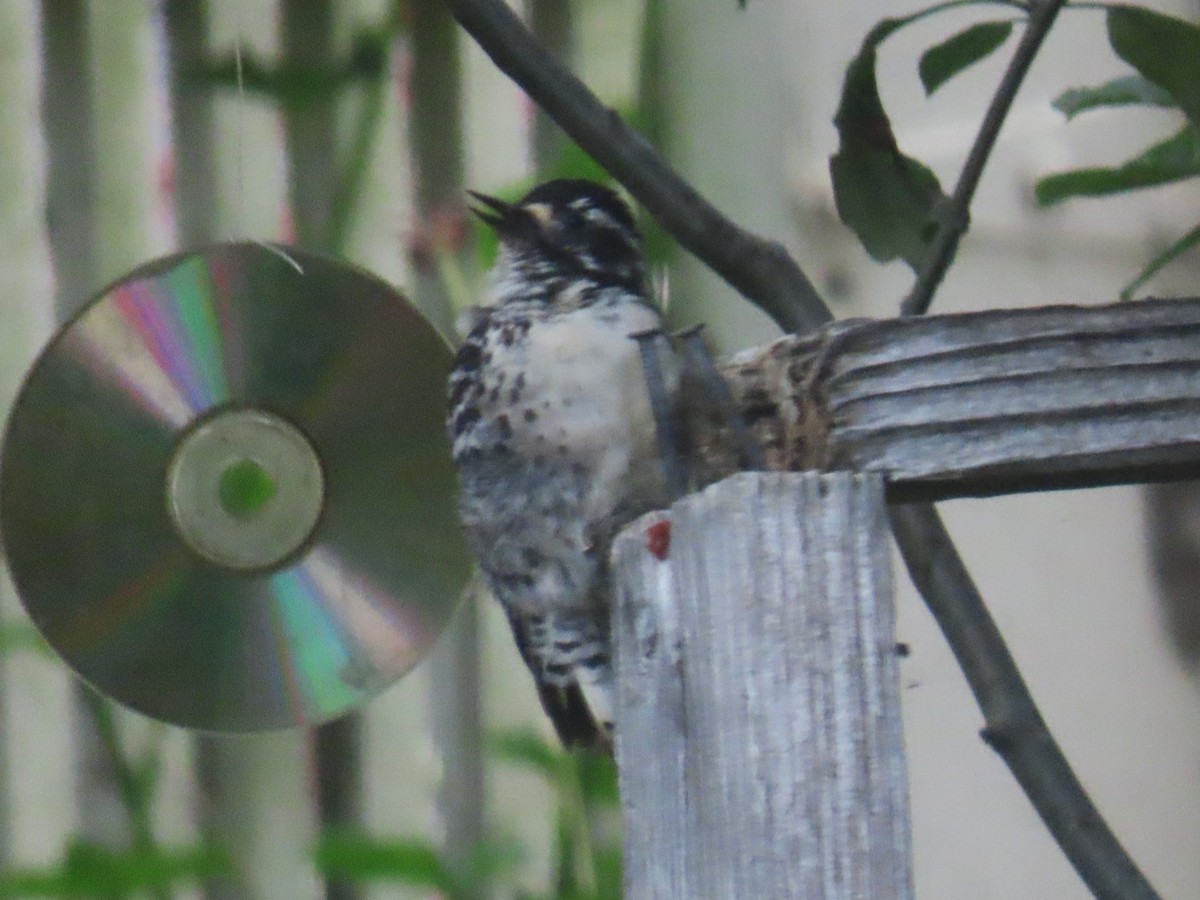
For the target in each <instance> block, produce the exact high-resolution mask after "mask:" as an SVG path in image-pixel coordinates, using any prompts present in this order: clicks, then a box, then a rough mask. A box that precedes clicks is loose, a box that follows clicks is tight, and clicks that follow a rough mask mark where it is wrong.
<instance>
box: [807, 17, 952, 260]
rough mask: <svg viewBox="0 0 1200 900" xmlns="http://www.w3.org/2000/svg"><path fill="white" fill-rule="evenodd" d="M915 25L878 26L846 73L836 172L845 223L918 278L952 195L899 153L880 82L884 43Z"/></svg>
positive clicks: (887, 22)
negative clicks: (941, 211) (878, 56)
mask: <svg viewBox="0 0 1200 900" xmlns="http://www.w3.org/2000/svg"><path fill="white" fill-rule="evenodd" d="M910 20H911V17H910V19H884V20H883V21H881V22H880V23H879V24H877V25H876V26H875V28H873V29H872V30H871V32H870V34H868V35H867V37H866V39H865V40H864V41H863V44H862V47H861V48H860V49H859V52H858V55H857V56H856V57H855V58H854V59H853V60H852V61H851V63H850V65H849V67H848V68H847V69H846V80H845V83H844V84H843V86H842V98H841V102H840V104H839V105H838V111H837V115H836V116H835V117H834V120H833V121H834V125H835V126H836V127H837V131H838V137H839V139H840V143H839V146H838V152H837V153H836V154H834V156H833V158H832V159H830V161H829V172H830V175H831V177H832V179H833V192H834V198H835V200H836V203H837V210H838V215H839V216H841V219H842V221H843V222H845V223H846V225H848V226H849V227H850V228H851V229H853V231H854V233H855V234H856V235H858V239H859V241H860V242H861V243H862V245H863V247H865V248H866V250H867V252H868V253H869V254H871V256H872V257H873V258H874V259H876V260H879V261H880V262H887V261H890V260H893V259H897V258H899V259H903V260H904V261H905V262H906V263H908V264H909V266H911V267H912V268H913V270H914V271H915V270H916V269H917V268H918V267H919V265H920V261H921V259H922V257H923V256H924V254H925V250H926V248H927V247H928V245H929V241H930V240H931V238H932V237H933V234H934V232H935V231H936V230H937V214H938V211H939V209H940V208H941V204H942V203H943V202H944V201H945V199H946V195H945V194H944V193H943V192H942V188H941V185H940V184H939V183H938V180H937V176H936V175H934V174H933V172H932V171H931V170H930V169H929V168H928V167H927V166H925V165H924V164H923V163H921V162H919V161H918V160H915V159H912V158H911V157H908V156H905V155H904V154H903V153H901V152H900V148H899V147H898V146H897V144H896V138H895V136H894V135H893V134H892V125H891V122H890V121H888V117H887V113H886V112H884V109H883V103H882V101H881V100H880V99H879V87H878V85H877V83H876V80H875V58H876V48H877V47H878V45H879V42H880V41H882V40H883V39H884V38H886V37H887V36H888V35H889V34H892V33H893V32H894V31H895V30H896V29H897V28H900V27H901V26H903V25H904V24H906V23H907V22H908V21H910Z"/></svg>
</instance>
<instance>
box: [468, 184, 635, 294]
mask: <svg viewBox="0 0 1200 900" xmlns="http://www.w3.org/2000/svg"><path fill="white" fill-rule="evenodd" d="M471 196H472V197H474V198H475V200H476V201H478V203H479V206H477V207H475V208H474V209H473V210H472V211H473V212H474V213H475V214H476V215H477V216H479V218H481V219H482V220H483V221H484V222H486V223H487V224H488V225H490V226H491V227H492V228H494V229H495V230H496V234H497V236H498V237H499V239H500V255H499V257H498V258H497V260H496V270H495V281H496V287H497V293H498V294H499V297H498V298H497V299H498V300H499V301H500V302H504V301H505V300H508V299H530V300H533V299H537V298H542V299H544V300H546V301H549V302H553V301H554V299H555V298H557V297H572V298H575V299H574V301H573V302H579V298H580V297H581V296H583V295H584V294H586V293H588V292H594V291H597V290H599V289H603V288H619V289H622V290H625V291H627V292H630V293H634V294H637V295H638V296H644V295H645V278H646V275H645V269H646V264H645V258H644V256H643V253H642V240H641V235H640V234H639V232H638V229H637V226H636V225H635V224H634V221H633V214H632V213H631V212H630V210H629V207H628V206H627V205H626V204H625V201H623V200H622V199H621V198H620V197H619V196H618V195H617V193H616V192H615V191H613V190H611V189H609V188H607V187H604V186H603V185H600V184H596V183H595V182H592V181H584V180H581V179H559V180H557V181H548V182H546V183H545V184H541V185H538V186H537V187H535V188H534V189H533V190H531V191H530V192H529V193H528V194H526V195H525V196H524V197H522V198H521V199H520V200H518V201H517V202H516V203H506V202H505V201H503V200H498V199H496V198H495V197H489V196H487V195H486V194H479V193H476V192H474V191H472V192H471Z"/></svg>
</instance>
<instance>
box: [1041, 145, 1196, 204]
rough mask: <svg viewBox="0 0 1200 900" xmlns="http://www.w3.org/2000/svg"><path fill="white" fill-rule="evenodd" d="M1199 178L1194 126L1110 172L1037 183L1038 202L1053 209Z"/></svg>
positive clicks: (1077, 172) (1063, 175)
mask: <svg viewBox="0 0 1200 900" xmlns="http://www.w3.org/2000/svg"><path fill="white" fill-rule="evenodd" d="M1195 175H1200V138H1198V137H1197V132H1196V130H1195V129H1193V128H1192V127H1191V126H1184V128H1183V129H1181V130H1180V131H1179V132H1178V133H1177V134H1175V135H1174V136H1173V137H1170V138H1167V139H1166V140H1165V141H1161V142H1160V143H1157V144H1155V145H1154V146H1152V147H1150V148H1149V149H1148V150H1146V151H1145V152H1144V153H1142V154H1140V155H1138V156H1135V157H1134V158H1133V159H1130V160H1127V161H1126V162H1124V163H1122V164H1121V165H1120V166H1117V167H1116V168H1111V169H1105V168H1094V169H1075V170H1073V171H1070V172H1060V173H1058V174H1056V175H1048V176H1047V177H1045V178H1043V179H1042V180H1041V181H1039V182H1038V183H1037V186H1036V187H1035V188H1034V193H1035V195H1036V197H1037V202H1038V203H1039V204H1040V205H1042V206H1050V205H1051V204H1054V203H1058V202H1060V201H1062V200H1066V199H1067V198H1068V197H1102V196H1106V195H1108V194H1119V193H1124V192H1126V191H1133V190H1138V189H1139V188H1147V187H1155V186H1156V185H1160V184H1169V183H1170V182H1173V181H1179V180H1181V179H1184V178H1191V177H1193V176H1195Z"/></svg>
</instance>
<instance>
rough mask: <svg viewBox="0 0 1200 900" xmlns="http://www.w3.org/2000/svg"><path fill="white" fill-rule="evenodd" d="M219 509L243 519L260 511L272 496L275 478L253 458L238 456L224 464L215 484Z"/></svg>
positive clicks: (273, 494)
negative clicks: (234, 460) (219, 504)
mask: <svg viewBox="0 0 1200 900" xmlns="http://www.w3.org/2000/svg"><path fill="white" fill-rule="evenodd" d="M217 496H218V499H219V500H220V502H221V509H223V510H225V512H227V513H228V514H229V515H231V516H233V518H235V519H240V520H242V521H245V520H246V519H249V518H252V517H254V516H256V515H258V513H260V512H261V511H262V509H263V507H264V506H266V505H267V504H268V503H270V502H271V498H272V497H274V496H275V479H274V478H272V477H271V473H270V472H268V471H267V470H266V469H264V468H263V467H262V466H261V465H259V464H258V463H257V462H255V461H254V460H252V459H239V460H238V461H237V462H235V463H233V464H231V465H229V466H227V467H226V468H225V471H224V472H222V473H221V478H220V481H219V482H218V484H217Z"/></svg>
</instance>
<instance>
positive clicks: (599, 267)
mask: <svg viewBox="0 0 1200 900" xmlns="http://www.w3.org/2000/svg"><path fill="white" fill-rule="evenodd" d="M473 196H474V197H475V199H476V200H477V201H478V202H479V204H480V206H479V207H477V208H476V209H475V210H474V212H475V213H476V214H477V215H479V216H480V217H481V218H482V219H483V220H484V221H485V222H487V223H488V224H489V225H491V226H492V227H493V228H494V229H495V230H496V233H497V235H498V237H499V240H500V249H499V255H498V257H497V260H496V264H495V267H494V269H493V270H492V272H491V276H490V297H489V298H488V300H489V302H488V303H487V304H486V305H484V306H482V307H481V308H479V309H477V310H475V312H474V319H473V322H472V325H471V327H470V331H469V333H468V334H467V335H466V338H465V340H464V341H463V344H462V346H461V348H460V349H459V351H458V355H457V358H456V359H455V363H454V369H453V372H452V374H451V376H450V383H449V395H450V396H449V417H448V422H447V428H448V431H449V435H450V439H451V441H452V444H453V455H454V462H455V464H456V466H457V468H458V472H459V476H460V482H461V498H460V504H459V508H460V512H461V516H462V520H463V523H464V525H465V528H466V532H467V535H468V538H469V541H470V543H471V546H472V549H473V551H474V553H475V556H476V558H477V559H478V562H479V567H480V569H481V571H482V573H483V577H484V579H485V580H486V582H487V584H488V586H489V587H490V588H491V591H492V593H493V594H495V596H496V599H497V600H499V601H500V604H501V605H502V606H503V608H504V611H505V613H506V614H507V615H508V621H509V623H510V624H511V625H512V630H513V635H514V636H515V638H516V642H517V647H518V648H519V649H520V652H521V655H522V657H523V658H524V660H525V662H526V664H527V665H528V666H529V669H530V671H531V672H532V673H533V678H534V682H535V684H536V685H537V690H538V694H539V696H540V697H541V701H542V705H543V707H544V708H545V710H546V712H547V714H548V715H549V716H550V719H551V721H552V722H553V723H554V727H555V729H556V731H557V732H558V735H559V737H560V738H561V740H562V741H563V743H564V744H566V745H568V746H581V745H582V746H599V747H609V746H611V730H612V715H613V701H612V694H613V689H614V685H613V671H612V656H611V648H610V645H609V618H610V615H609V614H610V583H609V572H608V551H609V546H610V544H611V541H612V538H613V536H614V534H615V533H616V532H617V530H619V528H620V527H621V526H622V525H624V524H626V523H628V522H629V521H631V520H632V519H633V518H635V517H636V516H638V515H640V514H641V513H643V512H646V511H648V510H650V509H654V508H657V507H660V506H663V505H665V504H666V503H667V502H669V499H670V498H669V497H668V496H667V492H666V487H665V485H664V479H663V469H662V463H661V461H660V458H659V450H658V446H657V444H656V442H655V421H654V418H653V415H652V411H651V406H650V402H649V398H648V395H647V386H646V382H645V380H644V376H643V370H642V365H641V362H640V358H639V348H638V345H637V343H636V342H635V341H634V340H633V339H632V338H631V335H634V334H638V333H642V332H647V331H650V330H653V329H658V328H659V327H660V326H661V317H660V314H659V311H658V310H657V309H656V308H655V306H654V305H653V303H652V302H651V300H650V296H649V293H648V288H647V279H646V265H645V259H644V256H643V252H642V245H641V237H640V235H639V233H638V230H637V227H636V226H635V224H634V221H633V216H632V214H631V213H630V211H629V208H628V207H627V206H626V205H625V203H624V202H623V201H622V200H621V198H620V197H619V196H618V195H617V194H616V193H614V192H613V191H611V190H609V189H608V188H606V187H602V186H601V185H598V184H594V183H592V182H589V181H580V180H559V181H551V182H548V183H546V184H543V185H540V186H538V187H536V188H534V189H533V190H532V191H530V192H529V193H528V194H526V195H525V196H524V197H523V198H522V199H521V200H519V201H518V202H516V203H511V204H510V203H505V202H503V201H501V200H497V199H496V198H494V197H488V196H486V195H483V194H473ZM665 382H666V384H665V389H666V391H667V392H668V395H669V396H672V395H673V394H674V392H675V391H676V390H677V380H676V379H675V377H674V376H673V375H672V373H671V372H670V370H668V373H667V378H666V379H665Z"/></svg>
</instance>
